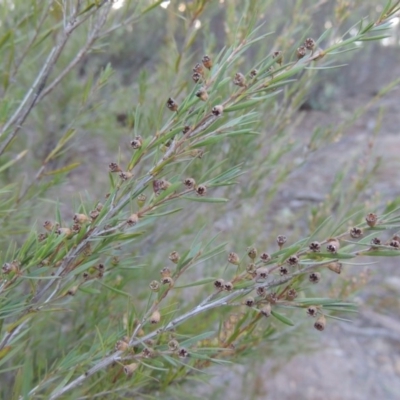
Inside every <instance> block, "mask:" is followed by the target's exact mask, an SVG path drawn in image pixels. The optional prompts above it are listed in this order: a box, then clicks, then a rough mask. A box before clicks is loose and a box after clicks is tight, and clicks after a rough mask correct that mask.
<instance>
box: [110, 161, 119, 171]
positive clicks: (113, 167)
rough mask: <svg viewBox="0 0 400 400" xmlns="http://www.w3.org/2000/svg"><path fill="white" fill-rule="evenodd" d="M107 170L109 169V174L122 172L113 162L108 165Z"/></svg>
mask: <svg viewBox="0 0 400 400" xmlns="http://www.w3.org/2000/svg"><path fill="white" fill-rule="evenodd" d="M108 168H109V169H110V172H121V171H122V169H121V168H120V166H119V165H118V164H117V163H115V162H112V163H110V164H108Z"/></svg>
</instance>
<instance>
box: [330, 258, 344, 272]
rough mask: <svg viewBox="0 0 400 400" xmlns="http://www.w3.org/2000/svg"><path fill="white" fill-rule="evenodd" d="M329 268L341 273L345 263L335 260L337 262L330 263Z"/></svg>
mask: <svg viewBox="0 0 400 400" xmlns="http://www.w3.org/2000/svg"><path fill="white" fill-rule="evenodd" d="M327 268H328V269H330V270H331V271H333V272H336V273H337V274H340V273H341V272H342V269H343V265H342V263H340V262H337V261H335V262H332V263H330V264H328V265H327Z"/></svg>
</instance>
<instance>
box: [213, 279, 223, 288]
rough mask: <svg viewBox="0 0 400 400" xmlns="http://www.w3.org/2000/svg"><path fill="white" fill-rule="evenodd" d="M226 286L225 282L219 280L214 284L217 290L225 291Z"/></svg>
mask: <svg viewBox="0 0 400 400" xmlns="http://www.w3.org/2000/svg"><path fill="white" fill-rule="evenodd" d="M224 284H225V281H224V280H223V279H217V280H216V281H215V282H214V286H215V288H216V289H223V287H224Z"/></svg>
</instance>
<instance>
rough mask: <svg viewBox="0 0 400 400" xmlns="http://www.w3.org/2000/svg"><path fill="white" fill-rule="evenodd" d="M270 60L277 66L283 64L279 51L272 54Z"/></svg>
mask: <svg viewBox="0 0 400 400" xmlns="http://www.w3.org/2000/svg"><path fill="white" fill-rule="evenodd" d="M272 58H273V59H274V60H275V62H276V63H277V64H279V65H282V62H283V54H282V52H281V51H274V53H273V54H272Z"/></svg>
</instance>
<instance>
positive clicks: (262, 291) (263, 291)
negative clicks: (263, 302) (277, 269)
mask: <svg viewBox="0 0 400 400" xmlns="http://www.w3.org/2000/svg"><path fill="white" fill-rule="evenodd" d="M256 293H257V296H260V297H264V296H266V294H267V289H266V288H265V287H264V286H259V287H258V288H257V289H256Z"/></svg>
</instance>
